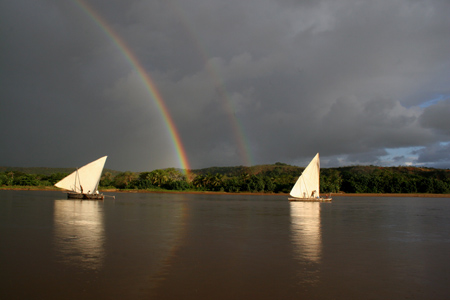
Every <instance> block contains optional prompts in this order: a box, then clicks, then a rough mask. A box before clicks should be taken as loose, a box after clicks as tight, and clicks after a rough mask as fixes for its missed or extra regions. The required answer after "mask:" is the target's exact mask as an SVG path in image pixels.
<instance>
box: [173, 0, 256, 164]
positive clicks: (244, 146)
mask: <svg viewBox="0 0 450 300" xmlns="http://www.w3.org/2000/svg"><path fill="white" fill-rule="evenodd" d="M167 3H169V7H170V8H171V9H172V11H173V12H174V13H175V14H176V15H177V17H178V19H179V20H180V21H181V22H182V23H183V25H184V28H185V30H186V32H187V33H188V36H189V37H190V38H191V39H192V41H193V42H194V43H195V45H196V46H197V49H198V51H199V53H200V55H201V56H202V58H203V60H204V61H205V68H206V71H207V72H208V73H209V74H210V75H211V77H210V78H211V79H212V80H213V83H214V85H215V87H216V90H217V91H218V93H219V95H220V97H221V100H222V101H221V102H222V105H223V108H224V110H225V113H226V114H227V116H228V119H229V121H230V125H231V127H232V130H233V132H234V137H235V139H236V143H237V150H238V151H239V156H240V157H241V159H242V161H243V164H244V165H247V166H251V165H253V164H254V159H253V157H252V155H251V153H252V152H251V150H250V145H249V140H248V138H247V137H246V134H245V130H244V127H243V125H242V123H241V122H240V120H239V118H238V117H237V116H236V113H235V112H236V109H235V106H234V105H233V102H232V101H231V100H230V96H229V94H228V92H227V89H226V85H225V82H224V80H223V79H222V77H221V76H220V75H219V74H220V72H219V71H218V68H217V66H216V65H215V64H214V62H213V60H212V59H210V55H208V51H207V50H206V47H205V46H204V44H203V43H202V42H201V41H200V38H199V37H198V34H196V32H195V30H194V29H193V28H194V26H193V25H192V24H191V23H192V22H191V21H190V20H189V19H188V18H187V17H186V15H185V13H184V12H183V9H182V8H181V7H180V5H178V4H176V3H175V2H174V1H168V2H167Z"/></svg>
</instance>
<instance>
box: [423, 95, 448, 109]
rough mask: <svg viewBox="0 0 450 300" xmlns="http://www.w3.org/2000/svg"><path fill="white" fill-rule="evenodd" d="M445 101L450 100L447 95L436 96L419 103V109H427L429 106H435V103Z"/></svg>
mask: <svg viewBox="0 0 450 300" xmlns="http://www.w3.org/2000/svg"><path fill="white" fill-rule="evenodd" d="M447 99H450V95H449V94H447V95H444V94H439V95H436V96H435V97H434V98H433V99H431V100H428V101H425V102H423V103H421V104H420V105H419V107H422V108H427V107H429V106H432V105H435V104H437V103H439V102H441V101H444V100H447Z"/></svg>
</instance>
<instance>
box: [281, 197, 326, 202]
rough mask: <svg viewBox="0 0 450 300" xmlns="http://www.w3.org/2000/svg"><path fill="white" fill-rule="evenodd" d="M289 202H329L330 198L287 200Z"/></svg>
mask: <svg viewBox="0 0 450 300" xmlns="http://www.w3.org/2000/svg"><path fill="white" fill-rule="evenodd" d="M288 199H289V201H303V202H331V200H332V198H323V197H319V198H317V197H315V198H312V197H311V198H288Z"/></svg>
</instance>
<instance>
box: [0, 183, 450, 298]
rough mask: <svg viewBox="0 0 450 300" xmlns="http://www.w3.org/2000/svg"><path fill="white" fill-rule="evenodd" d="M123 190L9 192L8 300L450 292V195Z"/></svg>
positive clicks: (1, 245) (0, 196) (0, 245)
mask: <svg viewBox="0 0 450 300" xmlns="http://www.w3.org/2000/svg"><path fill="white" fill-rule="evenodd" d="M110 195H114V194H110ZM115 195H116V199H112V198H107V199H105V200H104V201H90V200H84V201H82V200H67V199H65V194H63V193H61V192H55V191H0V299H96V300H98V299H258V300H260V299H262V300H264V299H297V300H298V299H450V286H449V283H450V271H449V270H450V199H445V198H420V197H415V198H397V197H396V198H391V197H380V198H377V197H344V196H343V197H336V198H335V199H333V202H332V203H305V202H289V201H288V200H287V196H277V195H273V196H260V195H211V194H208V195H201V194H151V193H133V194H131V193H130V194H115Z"/></svg>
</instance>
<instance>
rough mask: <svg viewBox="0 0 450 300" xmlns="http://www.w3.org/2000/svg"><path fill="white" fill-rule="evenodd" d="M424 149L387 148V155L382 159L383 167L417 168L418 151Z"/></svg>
mask: <svg viewBox="0 0 450 300" xmlns="http://www.w3.org/2000/svg"><path fill="white" fill-rule="evenodd" d="M422 148H423V147H403V148H387V149H386V152H387V153H388V154H387V155H384V156H381V157H380V163H381V164H382V165H383V166H417V165H420V164H419V163H418V162H417V159H418V155H417V154H416V153H417V151H418V150H420V149H422Z"/></svg>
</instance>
